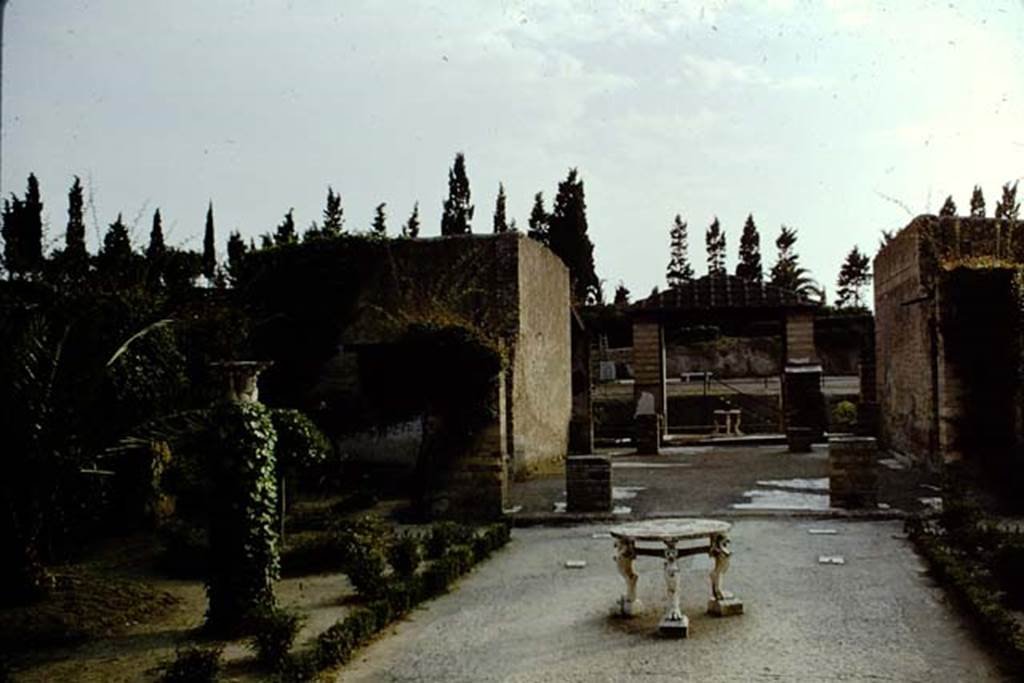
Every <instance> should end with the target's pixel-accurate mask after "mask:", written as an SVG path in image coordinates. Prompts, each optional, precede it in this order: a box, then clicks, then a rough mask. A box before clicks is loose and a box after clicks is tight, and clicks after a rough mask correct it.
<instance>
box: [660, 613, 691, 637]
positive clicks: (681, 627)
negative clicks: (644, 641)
mask: <svg viewBox="0 0 1024 683" xmlns="http://www.w3.org/2000/svg"><path fill="white" fill-rule="evenodd" d="M658 632H659V633H660V634H661V635H663V636H668V637H670V638H686V637H687V636H689V635H690V619H689V617H687V616H686V615H685V614H684V615H683V616H682V618H681V619H662V620H661V621H660V622H658Z"/></svg>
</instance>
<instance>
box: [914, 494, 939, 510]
mask: <svg viewBox="0 0 1024 683" xmlns="http://www.w3.org/2000/svg"><path fill="white" fill-rule="evenodd" d="M917 500H918V501H919V502H920V503H921V505H923V506H925V507H926V508H931V509H932V510H934V511H935V512H942V498H941V497H939V496H931V497H928V498H918V499H917Z"/></svg>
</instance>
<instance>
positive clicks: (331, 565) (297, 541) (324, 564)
mask: <svg viewBox="0 0 1024 683" xmlns="http://www.w3.org/2000/svg"><path fill="white" fill-rule="evenodd" d="M344 564H345V551H344V549H343V548H342V547H341V545H340V544H339V542H338V538H337V537H336V536H335V535H334V534H324V533H300V534H290V535H289V536H288V539H287V542H286V545H285V548H284V550H283V551H282V552H281V574H282V575H284V576H305V575H307V574H320V573H325V572H336V571H341V569H342V567H343V566H344Z"/></svg>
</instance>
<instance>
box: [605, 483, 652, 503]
mask: <svg viewBox="0 0 1024 683" xmlns="http://www.w3.org/2000/svg"><path fill="white" fill-rule="evenodd" d="M646 489H647V487H646V486H613V487H612V500H629V499H630V498H636V496H637V494H638V493H640V492H641V491H645V490H646Z"/></svg>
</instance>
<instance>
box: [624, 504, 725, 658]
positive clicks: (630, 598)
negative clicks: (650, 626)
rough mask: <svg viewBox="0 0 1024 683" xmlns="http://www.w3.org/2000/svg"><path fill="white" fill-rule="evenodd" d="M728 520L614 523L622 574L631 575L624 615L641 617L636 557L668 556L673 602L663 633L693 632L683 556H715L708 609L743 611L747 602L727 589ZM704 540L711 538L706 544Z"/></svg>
mask: <svg viewBox="0 0 1024 683" xmlns="http://www.w3.org/2000/svg"><path fill="white" fill-rule="evenodd" d="M731 527H732V525H731V524H729V523H728V522H722V521H719V520H717V519H690V518H680V519H654V520H648V521H642V522H634V523H630V524H623V525H621V526H616V527H613V528H612V529H610V530H609V533H610V534H611V536H612V538H614V539H615V548H616V556H615V561H616V563H617V564H618V567H619V573H620V574H622V578H623V579H625V580H626V594H625V595H623V596H622V598H621V599H620V600H619V610H620V612H621V614H622V616H625V617H632V616H635V615H636V614H637V613H638V611H639V609H640V607H641V605H640V601H639V599H637V596H636V584H637V579H638V578H639V576H638V575H637V573H636V567H635V561H636V558H637V557H639V556H643V555H646V556H651V557H661V558H664V560H665V586H666V590H667V592H668V599H669V607H668V610H667V611H666V612H665V616H664V617H663V618H662V620H661V622H660V623H659V624H658V628H659V630H660V631H661V632H662V633H666V634H669V635H676V636H680V637H683V638H685V637H686V636H687V635H689V627H690V620H689V619H688V618H687V617H686V615H685V614H683V612H682V610H681V609H680V607H679V558H680V557H686V556H689V555H703V554H705V553H706V554H707V555H709V556H710V557H711V558H712V559H713V560H714V563H715V564H714V567H713V568H712V569H711V600H709V601H708V613H709V614H713V615H715V616H730V615H734V614H742V613H743V603H742V602H741V601H740V600H738V599H737V598H736V597H735V596H734V595H733V594H732V593H729V592H728V591H724V590H722V575H723V574H725V572H726V571H727V570H728V569H729V558H730V557H731V556H732V550H731V549H730V548H729V536H728V533H729V529H730V528H731ZM704 539H707V542H706V543H704V542H703V541H704Z"/></svg>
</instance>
